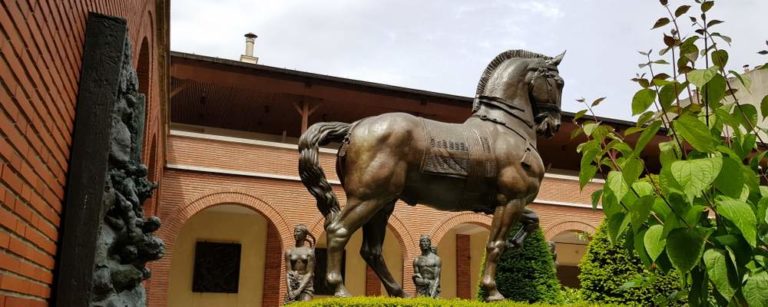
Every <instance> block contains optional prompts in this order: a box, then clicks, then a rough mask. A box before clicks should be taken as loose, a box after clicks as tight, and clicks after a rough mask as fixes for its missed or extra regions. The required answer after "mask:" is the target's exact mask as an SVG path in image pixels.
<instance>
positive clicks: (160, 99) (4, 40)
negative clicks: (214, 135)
mask: <svg viewBox="0 0 768 307" xmlns="http://www.w3.org/2000/svg"><path fill="white" fill-rule="evenodd" d="M89 12H98V13H102V14H106V15H112V16H119V17H122V18H124V19H126V20H127V22H128V27H129V29H130V36H129V40H130V42H131V44H132V48H133V50H132V54H133V65H134V67H135V68H136V70H137V72H138V74H139V78H140V86H141V88H140V91H142V92H143V93H144V94H145V95H146V96H147V98H148V99H147V102H148V105H147V120H146V127H145V129H146V131H147V132H146V144H147V145H146V146H145V148H146V150H145V153H144V160H145V163H146V164H147V165H149V166H150V167H151V171H152V175H151V177H152V178H153V179H155V180H158V179H159V178H160V177H161V176H162V167H159V166H161V165H163V164H162V163H163V161H164V157H163V155H164V152H165V150H164V140H165V139H166V138H165V136H164V132H165V131H166V129H165V128H164V127H163V125H166V124H167V121H166V120H165V118H166V117H165V116H163V114H164V112H163V110H161V108H162V107H163V106H166V105H167V101H166V99H164V98H167V97H168V93H167V91H166V89H167V86H165V85H166V84H168V76H167V74H166V73H167V71H168V70H167V65H168V60H167V59H168V46H169V45H168V16H169V15H168V14H169V4H168V1H162V0H132V1H109V0H94V1H80V0H76V1H38V0H34V1H33V0H18V1H16V0H9V1H3V3H2V6H0V203H2V206H1V208H0V305H2V306H45V305H47V304H48V301H49V299H50V297H51V295H52V293H53V292H55V291H53V290H54V289H53V288H52V284H53V283H54V280H55V277H54V274H55V271H56V261H55V259H56V255H57V248H58V245H57V243H58V240H59V236H60V226H61V216H62V211H63V210H65V208H62V207H63V199H64V194H65V192H64V191H65V185H66V178H67V169H68V161H69V153H70V145H71V142H72V130H73V123H74V118H75V104H76V101H77V95H78V93H77V90H78V80H79V74H80V66H81V63H82V56H81V55H82V52H83V44H84V37H85V24H86V18H87V15H88V13H89ZM149 206H150V207H152V206H153V205H152V204H150V205H149Z"/></svg>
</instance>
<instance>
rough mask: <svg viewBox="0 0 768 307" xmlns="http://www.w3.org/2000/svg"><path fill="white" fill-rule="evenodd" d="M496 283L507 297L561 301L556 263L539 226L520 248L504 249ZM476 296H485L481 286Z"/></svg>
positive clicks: (516, 228) (524, 299)
mask: <svg viewBox="0 0 768 307" xmlns="http://www.w3.org/2000/svg"><path fill="white" fill-rule="evenodd" d="M518 229H520V226H519V224H518V226H516V227H513V229H512V230H511V231H510V236H509V238H510V239H511V238H512V237H513V236H514V235H515V233H517V230H518ZM484 265H485V261H483V266H484ZM496 286H497V287H498V289H499V292H501V294H503V295H504V297H506V298H507V299H508V300H513V301H519V302H529V303H534V302H546V303H558V302H560V301H561V295H560V282H559V281H558V280H557V275H556V273H555V263H554V260H553V259H552V254H551V253H550V252H549V246H548V244H547V241H546V240H545V239H544V234H543V233H542V232H541V229H537V230H536V231H534V232H533V233H531V235H529V236H528V237H527V238H525V241H524V243H523V247H522V248H507V250H506V251H504V254H502V255H501V258H500V259H499V264H498V267H497V270H496ZM477 295H478V298H479V299H480V300H482V299H483V298H484V297H485V290H484V289H483V287H479V291H477Z"/></svg>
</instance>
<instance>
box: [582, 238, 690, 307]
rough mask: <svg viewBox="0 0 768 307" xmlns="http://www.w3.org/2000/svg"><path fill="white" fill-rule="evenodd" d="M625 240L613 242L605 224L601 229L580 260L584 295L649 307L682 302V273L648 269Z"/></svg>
mask: <svg viewBox="0 0 768 307" xmlns="http://www.w3.org/2000/svg"><path fill="white" fill-rule="evenodd" d="M625 241H626V238H625V237H624V236H622V237H621V238H620V239H619V240H618V241H617V242H616V244H611V242H610V240H609V239H608V233H607V232H606V227H605V225H601V226H600V228H598V230H597V232H596V233H595V235H594V236H593V238H592V241H590V242H589V246H588V247H587V252H586V254H585V255H584V258H582V260H581V263H579V268H580V269H581V273H580V274H579V281H580V283H581V297H582V298H583V299H584V300H585V301H589V302H594V303H603V304H605V303H611V304H626V305H643V306H649V305H654V304H655V305H659V304H661V303H662V302H670V301H673V304H672V305H682V304H683V303H684V302H683V301H677V299H676V294H677V293H679V291H680V283H679V282H678V280H679V278H680V277H679V275H678V274H674V273H672V274H668V275H667V274H659V273H658V272H656V271H650V270H648V269H647V268H646V267H645V266H644V265H643V263H642V262H641V261H640V258H638V257H637V254H636V253H635V252H634V250H631V249H629V250H628V249H625V248H624V247H623V245H624V244H627V243H628V242H625ZM657 271H658V270H657Z"/></svg>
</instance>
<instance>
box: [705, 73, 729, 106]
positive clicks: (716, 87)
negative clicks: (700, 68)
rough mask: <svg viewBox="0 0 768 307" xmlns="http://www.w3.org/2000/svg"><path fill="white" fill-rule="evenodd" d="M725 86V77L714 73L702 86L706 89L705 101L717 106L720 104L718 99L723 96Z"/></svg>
mask: <svg viewBox="0 0 768 307" xmlns="http://www.w3.org/2000/svg"><path fill="white" fill-rule="evenodd" d="M726 86H727V84H726V81H725V78H723V76H722V75H720V74H716V75H714V76H713V77H712V80H709V82H707V85H706V86H705V87H704V88H705V89H706V99H707V100H706V101H707V103H709V104H711V105H713V106H718V105H720V100H722V99H723V97H725V87H726Z"/></svg>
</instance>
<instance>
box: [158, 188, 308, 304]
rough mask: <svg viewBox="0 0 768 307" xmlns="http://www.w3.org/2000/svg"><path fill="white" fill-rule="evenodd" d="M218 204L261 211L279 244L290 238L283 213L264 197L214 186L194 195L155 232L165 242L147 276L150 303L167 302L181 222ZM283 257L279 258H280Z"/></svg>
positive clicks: (283, 291) (290, 234) (282, 273)
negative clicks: (161, 252)
mask: <svg viewBox="0 0 768 307" xmlns="http://www.w3.org/2000/svg"><path fill="white" fill-rule="evenodd" d="M220 204H235V205H240V206H243V207H246V208H249V209H252V210H254V211H256V212H258V213H260V214H261V215H262V216H264V218H265V219H266V220H268V221H269V222H270V223H271V224H272V226H274V229H275V230H276V231H277V233H278V235H279V237H280V240H281V242H280V244H281V246H280V248H281V250H282V249H284V248H285V244H287V243H286V242H290V241H291V240H293V234H292V232H291V229H290V228H289V226H288V224H287V223H286V220H285V217H284V216H283V215H282V214H281V213H280V211H278V210H277V209H276V208H274V207H273V206H272V205H271V204H269V203H267V202H266V201H264V200H262V199H260V198H258V197H256V196H253V195H251V194H249V193H247V192H244V191H239V190H236V189H232V190H216V191H211V192H208V193H205V194H203V195H200V196H198V197H195V198H193V199H192V200H191V201H189V202H188V203H186V204H185V205H183V206H181V207H179V208H177V209H176V211H175V212H174V213H173V214H170V215H169V216H168V219H167V220H164V221H163V225H162V227H160V229H159V230H158V231H157V236H158V237H159V238H160V239H162V240H163V241H164V242H165V248H166V252H165V255H164V256H163V258H160V260H158V261H156V262H154V263H153V264H152V267H151V268H152V270H153V271H154V272H155V273H154V274H153V277H152V278H150V279H149V281H150V284H151V287H150V288H151V289H153V291H152V292H151V293H150V295H149V303H150V304H149V305H151V306H166V305H167V300H168V283H169V281H170V270H171V262H172V261H173V252H174V245H175V243H176V242H175V240H176V238H177V237H178V235H179V233H180V232H181V229H182V227H183V226H184V223H185V222H186V221H187V220H189V219H190V218H191V217H192V216H194V215H195V214H197V213H198V212H201V211H203V210H205V209H207V208H210V207H213V206H216V205H220ZM281 261H282V258H281ZM280 267H281V268H280V271H281V273H280V274H281V275H280V276H283V275H284V273H285V272H284V271H285V266H284V265H283V264H282V263H281V265H280ZM279 287H280V293H285V291H286V290H285V285H284V283H280V286H279Z"/></svg>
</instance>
